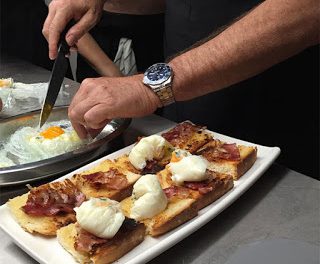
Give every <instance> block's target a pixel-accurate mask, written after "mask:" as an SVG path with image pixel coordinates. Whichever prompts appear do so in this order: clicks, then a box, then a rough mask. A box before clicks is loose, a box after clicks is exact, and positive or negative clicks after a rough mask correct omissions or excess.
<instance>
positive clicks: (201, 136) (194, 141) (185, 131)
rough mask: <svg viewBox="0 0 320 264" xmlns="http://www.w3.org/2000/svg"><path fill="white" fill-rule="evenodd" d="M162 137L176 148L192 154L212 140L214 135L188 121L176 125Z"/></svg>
mask: <svg viewBox="0 0 320 264" xmlns="http://www.w3.org/2000/svg"><path fill="white" fill-rule="evenodd" d="M162 136H163V137H164V138H165V139H166V140H167V141H168V142H170V143H171V144H172V145H173V146H174V147H176V148H180V149H183V150H186V151H189V152H190V153H192V154H193V153H195V152H196V151H197V150H198V149H199V148H200V147H202V146H203V145H205V144H206V143H207V142H209V141H210V140H211V139H212V134H210V133H208V132H206V130H205V127H201V126H197V125H194V124H192V123H191V122H188V121H185V122H182V123H180V124H178V125H176V126H175V127H174V128H172V129H170V130H169V131H167V132H165V133H163V134H162Z"/></svg>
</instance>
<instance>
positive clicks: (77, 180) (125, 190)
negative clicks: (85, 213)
mask: <svg viewBox="0 0 320 264" xmlns="http://www.w3.org/2000/svg"><path fill="white" fill-rule="evenodd" d="M112 169H116V170H117V171H118V172H119V173H120V174H122V175H123V176H125V178H126V184H125V185H123V186H122V187H121V188H120V189H110V188H109V187H108V186H105V185H101V186H94V185H92V183H91V182H90V181H88V180H87V179H86V177H85V176H87V175H90V174H93V173H97V172H109V171H110V170H112ZM138 172H139V171H138V170H136V169H135V168H134V167H133V166H132V165H131V163H130V162H129V160H128V157H127V155H124V156H121V157H119V158H118V159H116V160H115V161H112V160H105V161H103V162H101V163H100V164H99V165H98V166H96V167H94V168H92V169H90V170H88V171H85V172H82V173H80V174H75V175H73V176H72V179H71V181H72V182H73V183H74V184H75V185H76V186H77V187H78V188H79V189H80V190H81V191H82V192H83V193H84V194H85V195H86V197H87V199H88V198H90V197H96V198H98V197H107V198H110V199H112V200H116V201H121V200H123V199H124V198H126V197H128V196H130V195H131V193H132V186H133V184H134V183H135V182H136V181H137V180H138V179H139V178H140V176H141V175H140V174H138Z"/></svg>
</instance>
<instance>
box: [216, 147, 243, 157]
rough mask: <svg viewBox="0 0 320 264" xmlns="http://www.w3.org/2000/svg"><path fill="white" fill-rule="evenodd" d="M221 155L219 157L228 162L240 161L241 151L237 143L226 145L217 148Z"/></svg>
mask: <svg viewBox="0 0 320 264" xmlns="http://www.w3.org/2000/svg"><path fill="white" fill-rule="evenodd" d="M217 151H218V153H219V157H220V158H222V159H226V160H234V161H238V160H240V151H239V149H238V147H237V144H236V143H232V144H226V143H224V144H223V145H222V146H220V147H218V148H217Z"/></svg>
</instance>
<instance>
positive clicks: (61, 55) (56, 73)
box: [39, 23, 72, 128]
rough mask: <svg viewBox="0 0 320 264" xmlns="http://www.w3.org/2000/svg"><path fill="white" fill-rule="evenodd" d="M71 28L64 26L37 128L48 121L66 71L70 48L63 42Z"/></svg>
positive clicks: (69, 25)
mask: <svg viewBox="0 0 320 264" xmlns="http://www.w3.org/2000/svg"><path fill="white" fill-rule="evenodd" d="M71 26H72V24H71V23H69V24H68V25H67V26H66V28H65V30H64V32H63V33H62V34H61V38H60V44H59V47H58V55H57V58H56V60H55V62H54V64H53V68H52V72H51V76H50V80H49V85H48V90H47V94H46V98H45V100H44V101H43V105H42V109H41V114H40V121H39V128H41V127H42V126H43V124H44V123H45V122H46V121H47V120H48V118H49V116H50V113H51V111H52V108H53V106H54V104H55V102H56V100H57V97H58V94H59V91H60V89H61V85H62V82H63V79H64V77H65V75H66V72H67V70H68V66H69V58H68V57H67V56H68V55H69V53H70V47H69V45H68V44H67V42H66V40H65V35H66V33H67V31H68V30H69V28H70V27H71Z"/></svg>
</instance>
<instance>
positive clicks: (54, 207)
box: [22, 179, 85, 216]
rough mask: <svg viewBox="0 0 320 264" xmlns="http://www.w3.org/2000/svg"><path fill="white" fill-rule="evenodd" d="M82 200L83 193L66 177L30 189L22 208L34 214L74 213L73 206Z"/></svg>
mask: <svg viewBox="0 0 320 264" xmlns="http://www.w3.org/2000/svg"><path fill="white" fill-rule="evenodd" d="M84 200H85V195H84V194H83V193H82V192H80V191H79V190H78V189H77V187H76V186H75V185H74V184H73V183H72V182H71V181H70V180H69V179H67V180H65V181H63V182H54V183H49V184H44V185H41V186H39V187H37V188H33V189H31V191H30V193H29V195H28V200H27V202H26V204H25V205H24V206H22V210H23V211H24V212H25V213H26V214H29V215H34V216H53V215H57V214H65V213H74V211H73V208H74V207H77V206H80V205H81V204H82V202H83V201H84Z"/></svg>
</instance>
